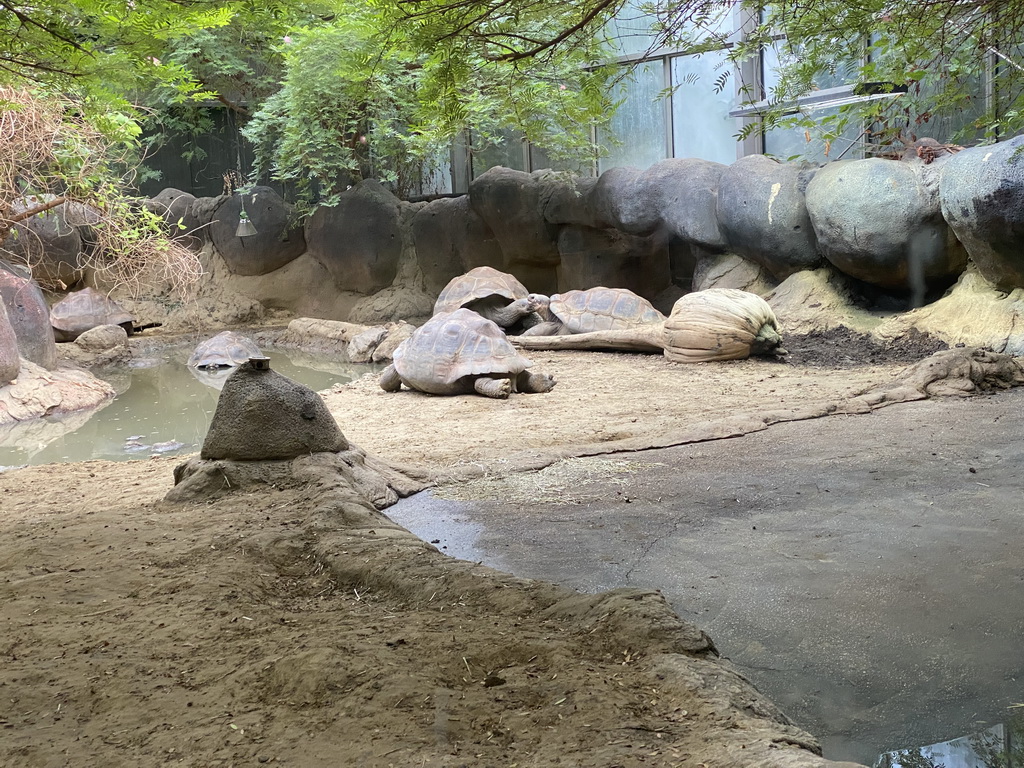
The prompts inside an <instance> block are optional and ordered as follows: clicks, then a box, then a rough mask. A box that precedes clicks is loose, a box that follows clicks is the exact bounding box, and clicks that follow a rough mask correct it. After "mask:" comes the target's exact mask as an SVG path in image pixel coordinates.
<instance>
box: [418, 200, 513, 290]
mask: <svg viewBox="0 0 1024 768" xmlns="http://www.w3.org/2000/svg"><path fill="white" fill-rule="evenodd" d="M412 238H413V243H414V244H415V246H416V260H417V262H418V263H419V266H420V272H421V273H422V275H423V288H424V290H425V291H426V292H427V293H429V294H433V295H434V296H435V297H436V296H437V295H438V294H439V293H440V292H441V290H442V289H443V288H444V287H445V286H446V285H447V284H448V281H449V280H451V279H452V278H453V277H455V276H456V275H460V274H462V273H463V272H466V271H468V270H470V269H472V268H473V267H482V266H494V265H495V264H501V263H503V261H504V257H503V256H502V252H501V246H500V245H499V244H498V241H497V239H496V238H495V237H494V233H493V232H492V231H491V230H490V228H489V227H488V226H487V225H486V224H485V223H484V220H483V219H481V218H480V216H479V214H477V212H476V211H474V210H473V209H472V208H471V207H470V204H469V197H468V196H466V195H462V196H461V197H455V198H441V199H440V200H433V201H431V202H429V203H427V204H426V205H423V206H421V207H420V208H418V209H417V210H416V212H415V214H413V217H412Z"/></svg>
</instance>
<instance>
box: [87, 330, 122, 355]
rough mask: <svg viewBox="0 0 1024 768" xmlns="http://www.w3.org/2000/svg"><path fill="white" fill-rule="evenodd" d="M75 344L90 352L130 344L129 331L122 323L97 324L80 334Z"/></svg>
mask: <svg viewBox="0 0 1024 768" xmlns="http://www.w3.org/2000/svg"><path fill="white" fill-rule="evenodd" d="M75 344H76V345H77V346H79V347H81V348H82V349H84V350H86V351H89V352H102V351H104V350H108V349H116V348H118V347H127V346H128V332H127V331H126V330H125V329H124V328H122V327H121V326H120V325H97V326H96V327H95V328H90V329H89V330H87V331H85V332H84V333H81V334H79V336H78V338H77V339H75Z"/></svg>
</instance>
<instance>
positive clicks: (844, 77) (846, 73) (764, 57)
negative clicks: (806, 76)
mask: <svg viewBox="0 0 1024 768" xmlns="http://www.w3.org/2000/svg"><path fill="white" fill-rule="evenodd" d="M799 60H800V52H799V51H798V50H792V49H791V48H790V47H789V46H788V45H786V43H785V41H784V40H779V41H777V42H776V43H775V45H770V46H766V47H765V48H763V49H762V50H761V72H762V77H763V82H764V92H765V98H771V96H772V94H773V92H774V90H775V89H776V88H777V87H778V85H779V70H780V69H781V68H783V67H786V66H789V65H791V64H794V63H796V62H797V61H799ZM857 68H858V67H857V62H856V61H855V60H852V59H847V60H845V61H843V60H840V61H837V62H836V69H835V72H821V73H819V74H818V76H817V77H815V78H814V88H813V89H812V90H821V89H824V88H836V87H838V86H840V85H849V84H850V83H851V82H853V81H854V79H855V78H856V74H857ZM801 95H804V94H801Z"/></svg>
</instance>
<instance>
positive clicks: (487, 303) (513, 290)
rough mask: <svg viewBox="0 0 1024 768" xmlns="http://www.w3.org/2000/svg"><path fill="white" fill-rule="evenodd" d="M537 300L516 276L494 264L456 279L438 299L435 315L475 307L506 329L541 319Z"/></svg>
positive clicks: (534, 322)
mask: <svg viewBox="0 0 1024 768" xmlns="http://www.w3.org/2000/svg"><path fill="white" fill-rule="evenodd" d="M537 307H538V302H537V299H536V298H534V297H532V296H531V295H530V292H529V291H527V290H526V286H524V285H523V284H522V283H521V282H519V281H518V280H517V279H516V278H515V277H513V276H512V275H510V274H508V273H506V272H499V271H498V270H496V269H494V267H476V268H474V269H471V270H469V272H467V273H466V274H464V275H459V276H458V277H454V278H452V279H451V280H450V281H449V282H448V285H446V286H445V287H444V289H443V290H442V291H441V295H440V296H438V297H437V301H436V302H434V314H435V315H437V314H440V313H442V312H454V311H455V310H456V309H461V308H465V309H471V310H473V311H474V312H476V313H477V314H478V315H481V316H482V317H486V318H487V319H488V320H490V321H492V322H494V323H496V324H498V325H499V326H501V327H502V328H506V329H509V328H513V327H514V326H516V325H517V324H519V325H520V326H522V327H526V326H529V325H533V324H536V323H538V322H540V317H537V316H535V315H534V313H535V312H536V311H537Z"/></svg>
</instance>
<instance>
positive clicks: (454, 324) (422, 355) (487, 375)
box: [380, 309, 555, 398]
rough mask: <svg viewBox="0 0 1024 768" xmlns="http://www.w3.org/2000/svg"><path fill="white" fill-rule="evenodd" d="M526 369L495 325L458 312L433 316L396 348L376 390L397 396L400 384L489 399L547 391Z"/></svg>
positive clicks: (547, 381)
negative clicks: (474, 394) (379, 388)
mask: <svg viewBox="0 0 1024 768" xmlns="http://www.w3.org/2000/svg"><path fill="white" fill-rule="evenodd" d="M531 365H533V363H532V362H531V361H529V360H527V359H526V358H525V357H523V356H522V355H521V354H519V352H517V351H516V349H515V347H513V346H512V345H511V344H510V343H509V341H508V339H507V338H506V337H505V332H504V331H502V329H501V328H499V327H498V326H497V325H496V324H495V323H493V322H491V321H490V320H488V319H487V318H485V317H481V316H480V315H478V314H477V313H476V312H473V311H471V310H468V309H457V310H455V311H454V312H442V313H441V314H439V315H434V316H433V317H432V318H430V320H428V321H427V322H426V323H424V324H423V325H422V326H420V327H419V328H417V329H416V330H415V331H414V332H413V334H412V336H410V337H409V338H408V339H406V340H405V341H403V342H402V343H401V344H400V345H399V346H398V348H397V349H396V350H395V355H394V362H393V363H391V365H389V366H388V367H387V368H385V369H384V372H383V373H382V374H381V377H380V387H381V389H383V390H384V391H385V392H397V391H398V390H400V389H401V388H402V385H403V384H404V385H405V386H407V387H409V388H410V389H415V390H419V391H420V392H427V393H429V394H433V395H459V394H466V393H473V392H476V393H477V394H480V395H484V396H485V397H494V398H506V397H508V396H509V394H510V393H512V392H549V391H551V388H552V387H554V386H555V380H554V378H553V377H551V376H549V375H547V374H542V373H531V372H530V371H528V370H527V368H529V367H530V366H531Z"/></svg>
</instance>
